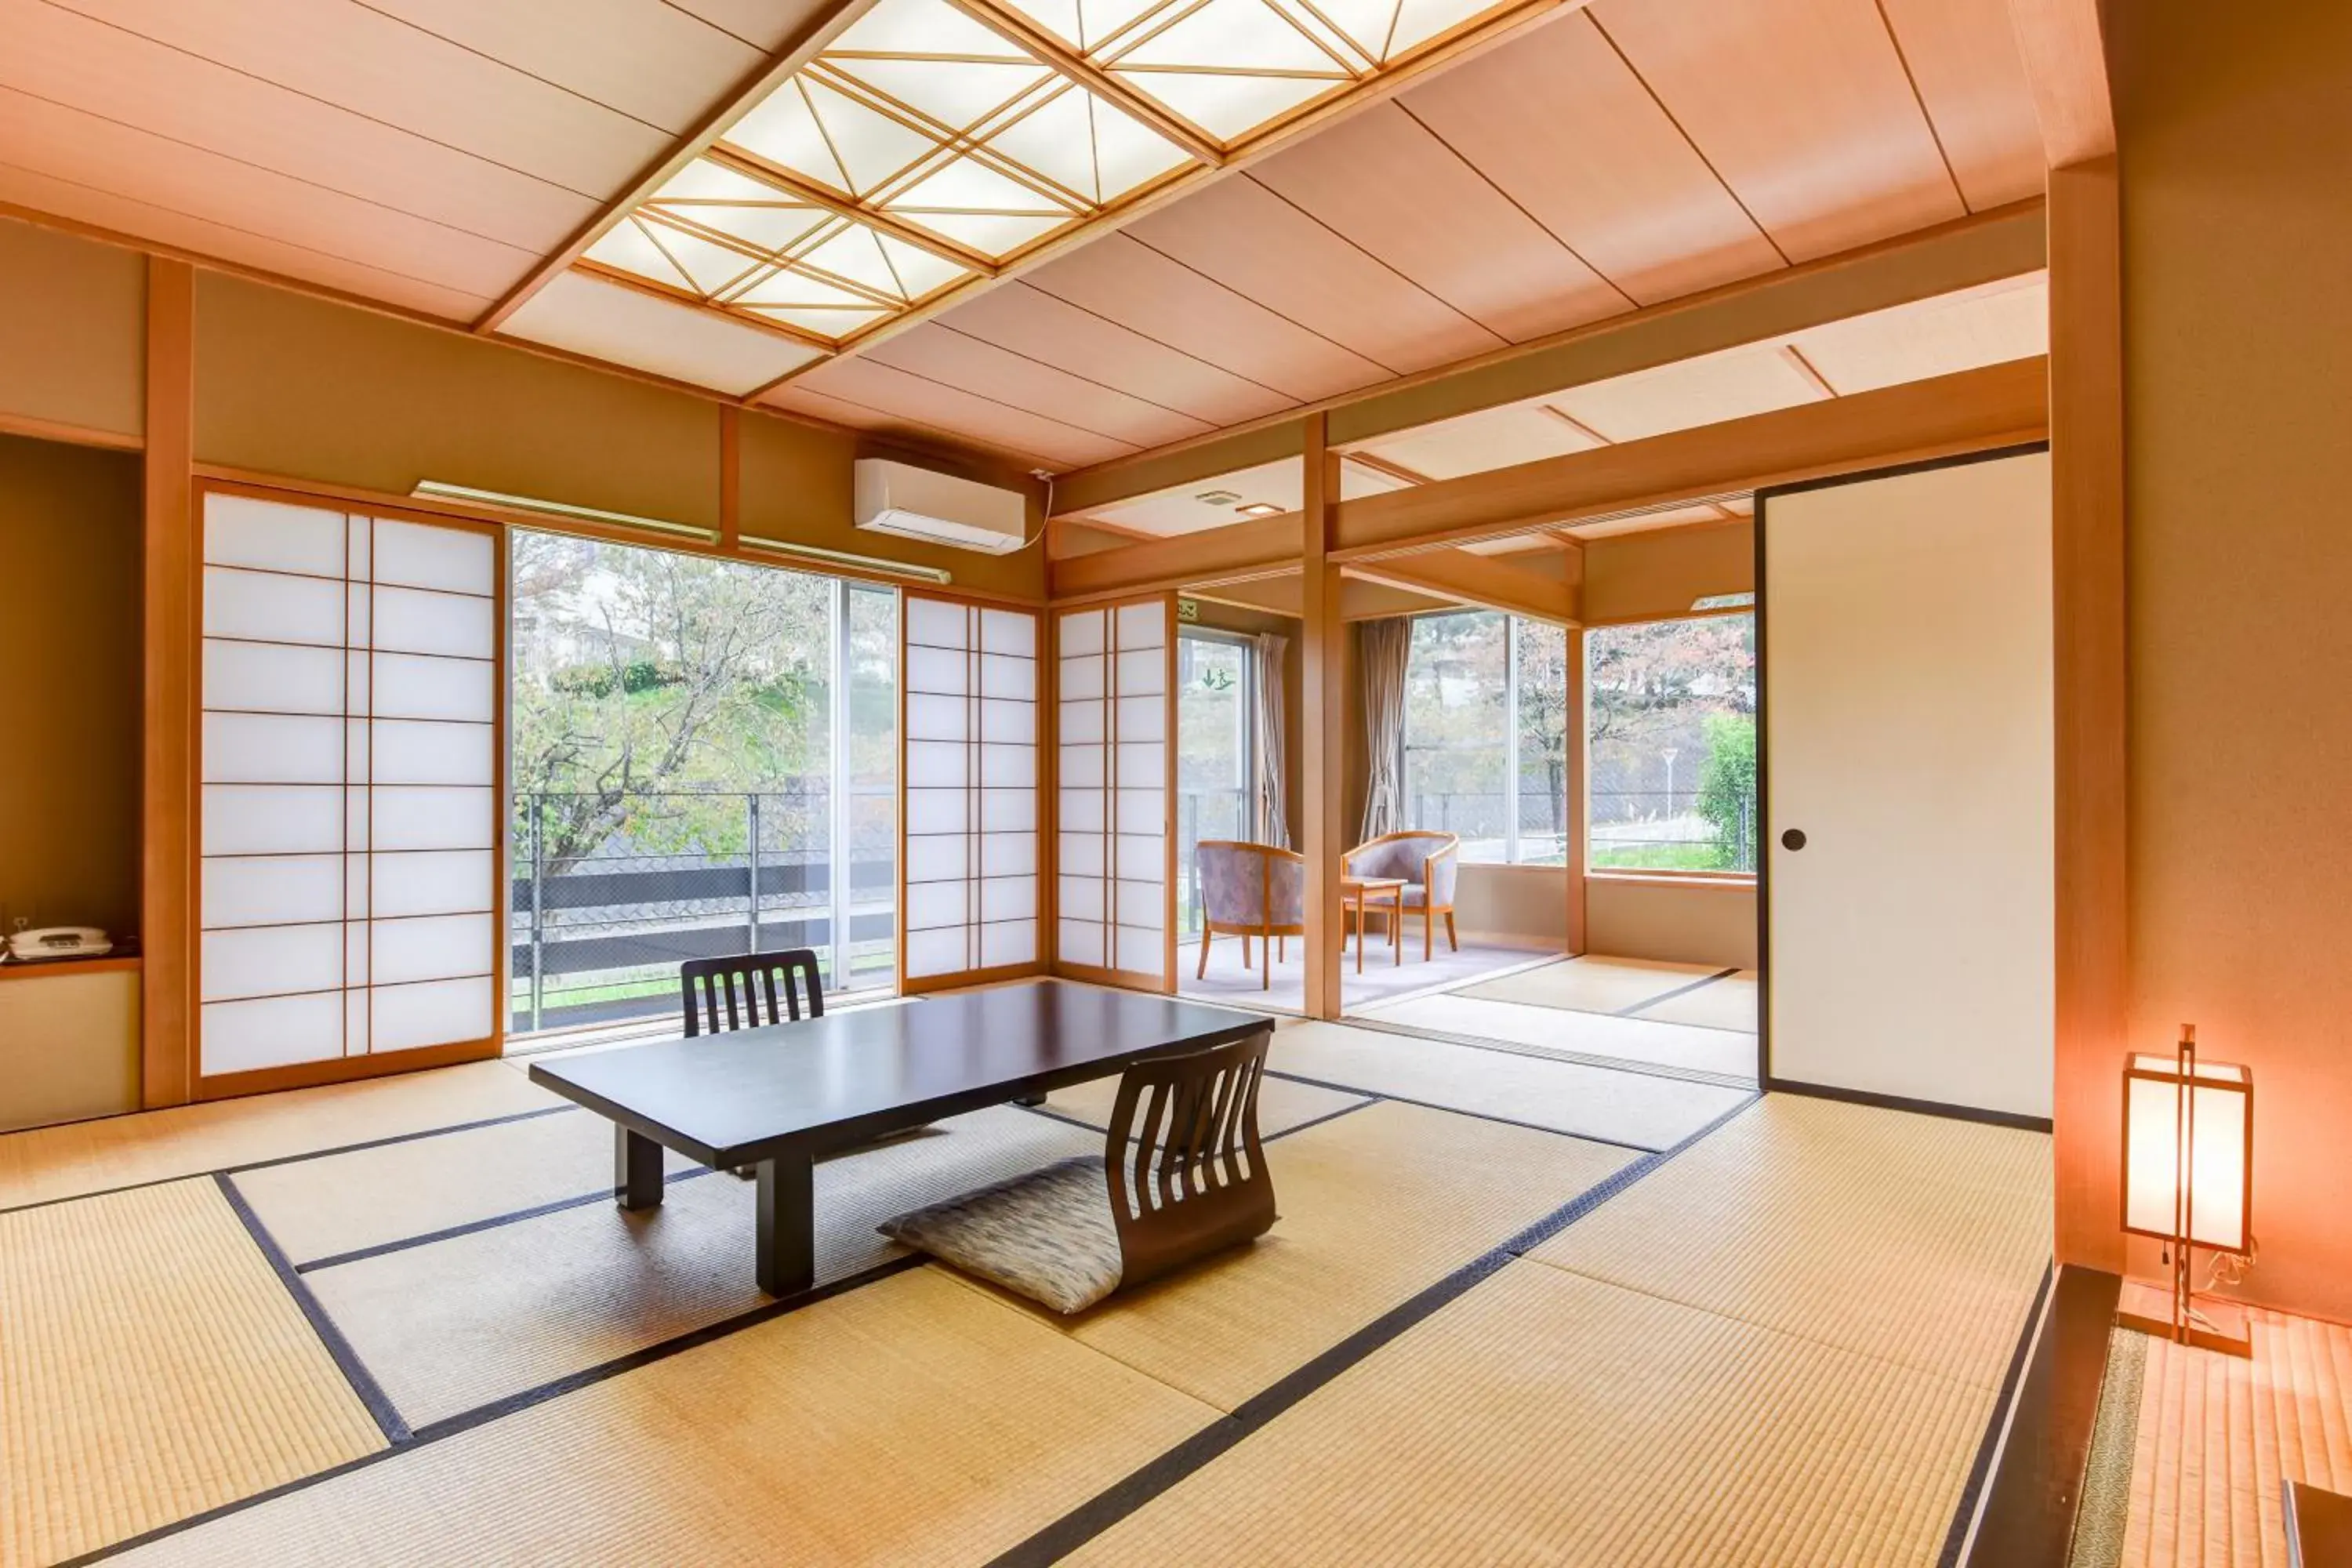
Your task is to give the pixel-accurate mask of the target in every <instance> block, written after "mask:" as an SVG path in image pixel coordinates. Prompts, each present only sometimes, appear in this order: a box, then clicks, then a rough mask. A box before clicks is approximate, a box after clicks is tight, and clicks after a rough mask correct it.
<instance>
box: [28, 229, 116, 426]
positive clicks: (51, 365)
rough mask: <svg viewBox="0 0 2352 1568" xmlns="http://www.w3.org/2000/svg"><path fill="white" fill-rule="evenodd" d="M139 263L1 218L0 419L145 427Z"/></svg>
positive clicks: (81, 241)
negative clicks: (9, 417)
mask: <svg viewBox="0 0 2352 1568" xmlns="http://www.w3.org/2000/svg"><path fill="white" fill-rule="evenodd" d="M146 308H147V264H146V260H145V258H142V257H141V256H139V255H138V254H137V253H136V252H133V251H129V250H118V249H116V248H115V247H112V246H107V245H99V244H95V243H93V242H91V241H89V240H86V239H76V238H74V237H72V236H70V235H65V234H59V233H58V232H57V231H55V230H53V229H46V228H40V227H37V226H35V225H32V224H27V223H19V222H17V221H16V219H14V218H0V421H5V419H6V418H7V417H8V416H12V415H13V416H17V417H18V418H20V419H26V420H39V421H43V422H46V423H51V424H58V425H68V426H80V427H82V428H84V429H88V430H98V431H108V432H111V433H113V434H116V435H120V436H128V437H135V436H137V435H138V434H139V433H140V432H141V431H142V430H143V429H144V428H146V408H145V397H146V380H145V371H144V366H145V364H146V353H147V351H146V337H145V333H146V324H145V311H146Z"/></svg>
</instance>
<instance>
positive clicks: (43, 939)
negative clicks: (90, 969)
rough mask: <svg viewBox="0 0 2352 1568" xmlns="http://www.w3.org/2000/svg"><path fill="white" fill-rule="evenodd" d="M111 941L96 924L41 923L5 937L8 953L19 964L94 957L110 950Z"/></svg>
mask: <svg viewBox="0 0 2352 1568" xmlns="http://www.w3.org/2000/svg"><path fill="white" fill-rule="evenodd" d="M113 951H114V943H113V942H112V941H110V939H109V938H108V936H107V934H106V933H105V932H104V931H100V930H99V929H98V927H96V926H42V927H40V928H39V929H38V930H36V931H17V932H16V933H15V934H14V935H12V936H11V937H9V939H8V956H9V957H10V958H11V959H14V960H15V961H16V962H17V963H39V962H41V961H42V960H44V959H51V958H96V957H97V956H98V955H99V954H100V953H103V952H113Z"/></svg>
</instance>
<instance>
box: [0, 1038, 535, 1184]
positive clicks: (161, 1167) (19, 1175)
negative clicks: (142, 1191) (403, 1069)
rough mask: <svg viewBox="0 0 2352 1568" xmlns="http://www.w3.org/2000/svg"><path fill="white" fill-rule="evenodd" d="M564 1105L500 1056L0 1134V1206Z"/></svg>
mask: <svg viewBox="0 0 2352 1568" xmlns="http://www.w3.org/2000/svg"><path fill="white" fill-rule="evenodd" d="M562 1103H563V1102H562V1100H558V1099H557V1098H556V1097H555V1096H553V1095H551V1094H549V1093H547V1092H546V1091H545V1090H544V1089H535V1088H533V1087H532V1086H531V1084H530V1081H529V1080H528V1079H525V1078H524V1077H523V1075H522V1074H521V1073H520V1072H518V1071H516V1070H515V1069H514V1068H510V1067H509V1066H507V1065H506V1064H505V1063H504V1062H470V1063H467V1065H466V1066H464V1067H454V1068H440V1069H439V1070H437V1071H435V1072H423V1073H404V1074H401V1075H399V1076H398V1077H394V1078H378V1079H364V1080H362V1081H361V1082H358V1083H345V1084H336V1085H333V1086H331V1087H329V1088H324V1089H301V1090H299V1091H296V1092H294V1093H290V1094H265V1095H257V1096H254V1097H251V1098H249V1099H245V1100H215V1101H213V1102H212V1103H210V1104H205V1105H184V1106H179V1107H175V1108H174V1109H173V1110H151V1111H147V1112H145V1113H144V1114H142V1115H138V1116H110V1117H105V1118H103V1119H101V1120H99V1121H75V1122H69V1123H68V1124H67V1125H65V1126H62V1127H41V1128H36V1129H34V1130H33V1131H28V1132H11V1133H7V1134H5V1136H0V1209H6V1208H16V1207H18V1206H20V1205H25V1204H34V1203H50V1202H54V1201H56V1200H57V1199H58V1198H68V1197H77V1196H80V1195H81V1194H87V1193H97V1192H105V1191H108V1190H110V1189H112V1188H115V1187H127V1186H132V1185H135V1184H138V1183H141V1182H159V1181H168V1180H171V1179H173V1178H175V1177H179V1176H190V1175H194V1174H196V1173H200V1172H205V1171H220V1170H229V1169H234V1168H235V1167H237V1166H240V1165H249V1164H254V1163H258V1162H260V1161H264V1160H283V1159H287V1158H289V1157H292V1156H294V1155H299V1154H310V1153H315V1152H318V1151H320V1150H321V1149H339V1148H342V1147H345V1146H347V1145H350V1144H353V1143H364V1142H372V1141H374V1140H378V1139H384V1138H397V1137H402V1136H404V1135H406V1134H409V1133H413V1132H419V1131H429V1130H433V1129H438V1128H445V1127H452V1126H456V1125H457V1124H459V1123H461V1122H467V1121H488V1120H489V1119H492V1118H495V1117H500V1116H514V1115H519V1114H522V1113H525V1112H529V1111H533V1110H549V1109H551V1108H553V1107H556V1106H560V1105H562Z"/></svg>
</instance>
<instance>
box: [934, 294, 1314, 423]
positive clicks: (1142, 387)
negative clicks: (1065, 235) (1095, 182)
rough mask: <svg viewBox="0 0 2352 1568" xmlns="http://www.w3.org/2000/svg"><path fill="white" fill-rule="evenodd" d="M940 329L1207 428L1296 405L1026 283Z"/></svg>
mask: <svg viewBox="0 0 2352 1568" xmlns="http://www.w3.org/2000/svg"><path fill="white" fill-rule="evenodd" d="M939 319H940V323H941V324H942V325H945V326H948V327H951V328H953V329H954V330H955V331H959V332H963V333H966V334H968V335H969V336H971V337H975V338H978V339H980V340H981V341H982V342H991V343H994V344H995V345H996V346H997V347H999V348H1002V349H1010V350H1012V351H1013V353H1018V354H1022V355H1025V356H1026V357H1028V358H1030V359H1034V360H1037V361H1040V362H1041V363H1045V364H1050V365H1054V366H1056V367H1057V368H1059V369H1062V370H1066V371H1068V372H1070V373H1071V374H1075V375H1083V376H1087V377H1088V378H1089V379H1091V380H1094V381H1098V382H1100V383H1102V384H1104V385H1106V386H1111V387H1116V388H1117V389H1118V390H1119V391H1121V392H1124V393H1126V394H1128V395H1129V396H1132V397H1140V398H1142V399H1144V400H1145V401H1146V402H1149V403H1157V404H1160V405H1162V406H1164V407H1168V408H1173V409H1176V410H1177V411H1178V412H1180V413H1182V414H1186V415H1189V416H1192V417H1193V418H1195V419H1202V420H1206V421H1208V422H1209V423H1210V424H1212V425H1221V426H1222V425H1234V424H1239V423H1240V422H1242V421H1243V420H1244V419H1255V418H1257V417H1259V416H1263V415H1267V414H1276V413H1279V412H1281V411H1282V410H1283V409H1285V408H1287V407H1289V406H1290V405H1291V404H1292V402H1293V399H1291V398H1288V397H1286V396H1284V395H1282V394H1281V393H1279V392H1276V391H1275V390H1274V389H1273V388H1272V387H1269V386H1260V385H1259V384H1257V383H1255V382H1254V381H1251V380H1248V379H1247V378H1245V377H1243V376H1239V375H1235V374H1233V372H1231V371H1228V370H1222V369H1220V368H1218V367H1217V366H1215V365H1213V364H1211V363H1209V362H1208V361H1206V360H1204V359H1201V358H1198V357H1196V356H1195V355H1193V354H1192V353H1186V352H1185V351H1184V350H1182V349H1181V348H1173V347H1171V346H1169V345H1168V344H1166V343H1161V342H1154V341H1153V340H1151V339H1150V338H1147V337H1145V336H1143V335H1142V334H1141V333H1139V332H1135V331H1129V329H1128V328H1126V327H1122V326H1120V325H1119V324H1118V322H1116V321H1108V320H1106V319H1105V318H1103V317H1101V316H1097V315H1096V314H1095V313H1094V312H1093V311H1091V310H1082V309H1081V308H1079V307H1078V306H1076V305H1073V304H1071V303H1070V302H1069V301H1067V300H1058V299H1055V297H1054V296H1053V295H1051V294H1047V293H1045V292H1044V291H1043V290H1041V289H1032V288H1031V287H1029V286H1028V285H1027V284H1026V283H1019V282H1013V283H1002V284H999V285H998V286H997V287H995V288H993V289H986V290H984V291H982V292H981V293H978V294H975V295H973V296H972V297H971V299H969V300H964V301H963V302H962V303H961V304H959V305H957V306H956V308H955V309H954V310H950V311H948V312H947V313H946V314H944V315H942V316H941V317H940V318H939Z"/></svg>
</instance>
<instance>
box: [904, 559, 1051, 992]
mask: <svg viewBox="0 0 2352 1568" xmlns="http://www.w3.org/2000/svg"><path fill="white" fill-rule="evenodd" d="M904 625H905V626H906V658H905V660H904V662H903V664H902V666H901V669H900V674H901V679H903V680H904V682H905V687H906V694H907V695H906V701H907V723H906V731H905V733H906V737H907V768H906V775H905V778H906V784H905V788H906V813H905V817H906V824H907V901H906V909H905V910H904V921H905V928H906V942H905V957H904V960H903V967H902V971H901V973H903V974H904V975H905V976H906V978H907V979H908V980H936V979H938V978H939V977H940V976H942V975H950V974H962V973H970V972H971V971H973V970H981V969H1001V968H1004V967H1006V966H1008V965H1013V964H1025V963H1035V962H1036V961H1037V954H1038V941H1037V877H1038V863H1037V617H1036V616H1034V615H1032V614H1029V613H1027V612H1024V611H1019V610H999V609H989V608H983V607H982V606H979V605H961V604H955V603H952V602H950V601H949V600H945V599H929V598H924V597H922V596H920V595H913V594H910V595H908V596H907V599H906V614H905V621H904Z"/></svg>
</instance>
